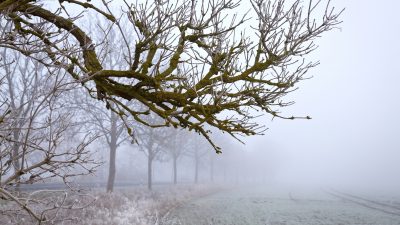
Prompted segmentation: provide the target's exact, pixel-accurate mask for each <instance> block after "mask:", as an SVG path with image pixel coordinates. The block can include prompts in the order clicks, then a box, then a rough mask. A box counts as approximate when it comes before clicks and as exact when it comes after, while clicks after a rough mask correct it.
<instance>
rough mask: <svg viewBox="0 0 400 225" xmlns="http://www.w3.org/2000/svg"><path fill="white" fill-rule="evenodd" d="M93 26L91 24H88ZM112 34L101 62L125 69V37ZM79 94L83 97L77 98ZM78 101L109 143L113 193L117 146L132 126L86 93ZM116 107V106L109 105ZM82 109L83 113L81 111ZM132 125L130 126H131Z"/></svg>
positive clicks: (99, 32)
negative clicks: (122, 43) (121, 50)
mask: <svg viewBox="0 0 400 225" xmlns="http://www.w3.org/2000/svg"><path fill="white" fill-rule="evenodd" d="M89 25H91V24H89ZM92 30H93V33H96V37H101V36H102V33H103V32H105V31H104V30H102V29H101V28H99V27H96V26H94V27H92ZM107 32H109V33H110V34H111V35H110V36H107V39H104V40H103V41H104V42H107V45H104V48H103V49H102V51H100V53H99V59H100V60H101V61H102V62H103V64H105V65H107V66H108V67H109V68H112V69H123V66H124V64H121V63H120V62H121V61H123V58H122V55H121V54H120V53H119V51H120V46H121V42H123V41H124V38H123V37H121V36H118V34H119V33H118V32H116V31H115V29H109V30H107ZM78 95H80V96H78ZM76 99H77V100H75V101H77V103H79V104H78V105H79V107H80V110H79V109H78V110H79V111H81V112H82V113H83V114H86V115H84V116H86V118H89V123H90V124H88V125H89V126H87V127H88V129H93V130H96V131H98V132H99V134H100V135H101V137H103V140H104V141H105V142H106V144H107V146H108V149H109V159H108V163H109V169H108V179H107V186H106V191H107V192H112V191H113V190H114V182H115V176H116V172H117V171H116V164H117V162H116V157H117V149H118V147H119V146H120V145H121V144H122V143H123V142H124V141H126V140H127V138H128V137H129V135H128V132H127V130H126V128H127V127H128V126H130V123H129V122H128V121H127V119H126V118H123V117H121V116H119V115H118V114H117V113H116V112H115V110H114V111H110V110H107V108H106V107H104V104H98V103H99V102H97V101H95V100H94V99H93V98H91V97H89V96H85V95H84V93H83V92H79V93H77V96H76ZM108 104H110V105H112V106H114V104H113V103H108ZM125 105H126V106H132V105H133V104H132V103H129V102H126V103H125ZM82 110H83V111H82ZM128 123H129V124H128Z"/></svg>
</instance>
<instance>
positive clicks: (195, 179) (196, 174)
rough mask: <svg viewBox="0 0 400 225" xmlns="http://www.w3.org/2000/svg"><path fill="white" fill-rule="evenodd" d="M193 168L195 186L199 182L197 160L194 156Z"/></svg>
mask: <svg viewBox="0 0 400 225" xmlns="http://www.w3.org/2000/svg"><path fill="white" fill-rule="evenodd" d="M194 164H195V168H194V183H195V184H197V183H198V181H199V159H198V157H197V156H196V159H195V163H194Z"/></svg>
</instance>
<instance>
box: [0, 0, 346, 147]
mask: <svg viewBox="0 0 400 225" xmlns="http://www.w3.org/2000/svg"><path fill="white" fill-rule="evenodd" d="M250 3H251V4H250V6H251V7H250V8H249V12H248V13H244V14H237V12H238V10H239V7H242V6H241V4H243V2H242V3H241V1H234V0H209V1H196V0H191V1H168V0H154V1H151V0H148V1H145V2H144V1H135V3H130V2H129V1H126V0H125V1H124V3H123V4H122V5H121V4H120V2H119V3H117V1H106V0H101V1H89V0H87V1H84V0H59V1H58V2H57V3H56V4H57V5H54V4H55V3H54V4H49V3H47V2H46V1H42V2H41V1H36V0H0V12H1V14H0V25H1V30H2V32H1V34H0V48H10V49H13V50H15V51H17V52H19V53H20V54H22V55H25V56H27V57H31V58H33V59H35V60H37V61H38V62H40V63H41V64H43V65H44V66H45V67H47V68H48V69H51V68H54V67H57V68H62V69H64V70H65V71H66V72H67V73H68V74H69V75H71V76H72V77H73V78H74V79H75V80H76V81H77V82H80V83H81V84H82V85H83V86H85V87H86V89H87V91H88V93H89V94H90V95H92V96H93V97H95V98H97V99H99V100H101V101H104V102H106V105H107V107H108V108H110V109H111V110H113V111H114V112H116V113H117V114H118V115H120V116H121V117H131V118H133V119H135V120H136V121H138V122H140V123H143V124H145V125H147V126H151V127H160V126H174V127H183V128H187V129H189V130H195V131H196V132H198V133H200V134H202V135H203V136H204V137H205V138H207V140H208V141H209V142H210V143H211V144H212V145H213V147H214V148H215V149H216V151H217V152H219V151H220V150H219V147H218V146H216V145H215V144H214V142H213V141H212V140H211V139H210V137H209V134H208V132H209V130H210V127H215V128H217V129H219V130H221V131H223V132H227V133H229V134H230V135H232V136H234V137H237V135H255V134H259V133H262V131H263V127H262V126H260V125H259V124H257V123H256V122H255V121H254V118H255V116H257V115H256V114H255V113H254V112H263V114H270V115H271V116H273V117H279V118H284V119H295V118H309V117H308V116H307V117H294V116H289V117H287V116H284V115H283V114H281V113H280V109H281V108H282V107H285V106H288V105H290V104H292V102H291V101H285V100H284V99H283V97H284V96H285V95H286V94H287V93H289V92H291V91H294V90H296V88H297V87H296V84H297V83H298V82H300V81H302V80H304V79H306V77H305V74H306V73H307V71H308V70H309V69H310V68H313V67H315V66H317V65H318V62H311V61H308V60H306V59H305V56H306V55H307V54H309V53H310V52H312V51H313V50H315V49H316V47H317V45H316V44H315V43H314V41H315V39H316V38H318V37H320V35H321V34H322V33H324V32H327V31H329V30H331V29H333V28H335V27H336V26H337V25H338V24H339V23H340V22H341V21H340V20H339V16H340V14H341V12H342V11H337V10H335V9H334V7H332V6H330V2H329V1H327V2H326V3H323V2H321V1H320V0H319V1H316V2H313V1H309V3H308V4H305V5H303V2H302V1H300V0H296V1H290V2H287V1H285V0H269V1H267V0H251V1H250ZM240 9H242V8H240ZM89 21H90V22H91V23H92V26H87V25H85V24H88V22H89ZM91 27H92V28H93V27H97V28H100V29H101V31H102V33H103V35H102V36H101V37H99V36H98V35H95V34H96V33H95V32H92V31H91ZM245 28H246V29H245ZM97 33H98V32H97ZM116 36H118V37H121V40H123V41H122V42H120V43H118V44H119V45H118V46H119V48H118V49H113V48H110V47H109V46H110V42H112V41H113V38H114V37H116ZM109 51H119V52H120V57H119V58H116V59H114V60H118V61H116V62H118V63H119V64H120V65H121V66H120V67H119V68H121V69H114V68H115V67H113V68H111V67H109V65H107V64H106V63H104V60H103V59H104V56H105V55H107V54H108V52H109ZM128 101H135V102H138V103H140V104H141V105H142V107H139V108H140V110H139V108H134V107H129V104H127V102H128ZM150 112H153V113H155V114H156V115H158V116H159V117H160V118H161V119H162V120H160V121H161V123H157V124H153V123H151V122H149V121H148V120H147V119H146V118H147V117H148V116H147V115H148V114H149V113H150ZM128 131H130V132H131V129H128ZM131 133H132V132H131Z"/></svg>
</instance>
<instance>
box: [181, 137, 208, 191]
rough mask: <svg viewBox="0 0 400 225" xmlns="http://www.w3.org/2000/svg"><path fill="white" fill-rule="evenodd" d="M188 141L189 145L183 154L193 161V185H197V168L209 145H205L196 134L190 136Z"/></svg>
mask: <svg viewBox="0 0 400 225" xmlns="http://www.w3.org/2000/svg"><path fill="white" fill-rule="evenodd" d="M188 141H189V142H190V144H189V146H188V149H187V151H186V152H185V153H186V155H188V156H189V157H191V158H192V159H193V165H194V183H195V184H197V183H198V182H199V167H200V164H201V162H202V160H203V158H204V157H205V156H206V155H207V153H208V152H209V145H207V143H205V142H204V140H203V139H201V138H200V136H199V135H196V134H192V135H191V136H190V139H188Z"/></svg>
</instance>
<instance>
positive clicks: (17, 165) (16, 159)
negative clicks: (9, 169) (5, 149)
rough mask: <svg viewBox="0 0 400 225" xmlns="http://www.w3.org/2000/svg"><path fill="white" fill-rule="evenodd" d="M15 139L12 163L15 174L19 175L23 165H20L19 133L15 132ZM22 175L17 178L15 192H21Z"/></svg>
mask: <svg viewBox="0 0 400 225" xmlns="http://www.w3.org/2000/svg"><path fill="white" fill-rule="evenodd" d="M13 138H14V140H15V142H14V144H13V151H12V161H13V162H12V163H13V166H14V170H15V173H19V171H20V170H21V164H20V159H19V158H20V157H19V148H20V143H19V142H18V141H19V131H17V130H15V131H14V132H13ZM20 179H21V177H20V175H18V176H17V178H16V179H15V183H16V186H15V191H16V192H19V191H20Z"/></svg>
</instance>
